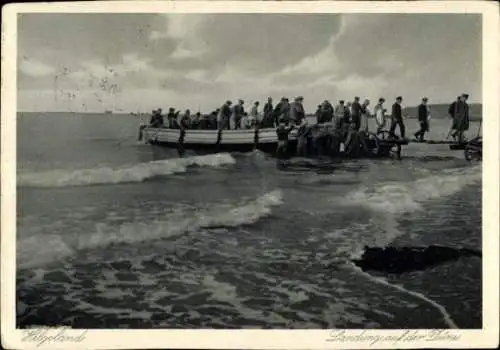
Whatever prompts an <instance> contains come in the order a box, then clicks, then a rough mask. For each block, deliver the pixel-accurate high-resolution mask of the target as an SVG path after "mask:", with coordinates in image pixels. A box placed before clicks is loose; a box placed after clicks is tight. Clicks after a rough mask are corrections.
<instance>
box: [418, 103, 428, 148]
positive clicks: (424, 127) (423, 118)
mask: <svg viewBox="0 0 500 350" xmlns="http://www.w3.org/2000/svg"><path fill="white" fill-rule="evenodd" d="M427 101H428V98H427V97H424V98H422V103H421V104H420V105H419V106H418V123H419V124H420V130H418V131H417V132H416V133H415V134H414V135H415V138H416V139H417V140H418V141H420V142H422V141H423V140H424V135H425V133H426V132H428V131H429V114H430V113H429V106H428V105H427Z"/></svg>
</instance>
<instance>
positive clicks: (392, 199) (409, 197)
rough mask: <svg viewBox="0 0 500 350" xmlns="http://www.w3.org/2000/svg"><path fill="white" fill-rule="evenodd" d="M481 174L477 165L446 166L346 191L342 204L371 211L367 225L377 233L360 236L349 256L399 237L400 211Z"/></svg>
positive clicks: (464, 184) (418, 205)
mask: <svg viewBox="0 0 500 350" xmlns="http://www.w3.org/2000/svg"><path fill="white" fill-rule="evenodd" d="M481 177H482V173H481V166H480V165H478V166H475V167H467V168H457V169H446V170H442V171H440V172H439V173H438V174H435V175H430V176H426V177H424V178H421V179H418V180H414V181H408V182H387V183H381V184H378V185H375V186H373V187H370V188H368V187H363V188H361V189H359V190H357V191H353V192H350V193H348V194H347V196H346V201H345V202H344V205H348V206H363V207H366V208H368V209H369V210H371V211H373V212H374V214H375V215H373V216H372V217H371V219H370V222H369V223H368V225H369V226H370V227H372V228H373V230H374V231H375V232H380V234H376V235H372V236H370V239H368V238H366V237H364V238H362V239H361V237H360V239H358V240H357V243H356V244H355V245H354V247H352V249H353V252H352V257H357V256H359V255H360V254H362V253H363V251H364V245H372V246H386V245H388V244H389V243H390V242H392V241H393V240H394V239H396V238H397V237H400V236H402V235H403V234H404V232H402V231H401V230H400V227H399V221H398V220H399V219H400V217H401V215H402V214H408V213H414V212H418V211H421V210H423V207H422V205H423V204H424V203H425V202H427V201H430V200H435V199H439V198H443V197H447V196H451V195H453V194H455V193H457V192H459V191H461V190H462V189H464V188H465V187H467V186H469V185H473V184H478V183H480V182H481ZM361 232H364V230H361ZM351 234H354V235H355V233H353V232H351Z"/></svg>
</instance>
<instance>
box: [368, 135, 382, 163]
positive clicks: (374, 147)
mask: <svg viewBox="0 0 500 350" xmlns="http://www.w3.org/2000/svg"><path fill="white" fill-rule="evenodd" d="M367 141H368V144H369V146H368V149H367V150H366V151H367V152H368V154H369V155H370V156H372V157H378V156H380V153H381V149H380V140H379V138H378V137H377V135H375V134H374V133H372V132H368V135H367Z"/></svg>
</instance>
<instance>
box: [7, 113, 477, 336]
mask: <svg viewBox="0 0 500 350" xmlns="http://www.w3.org/2000/svg"><path fill="white" fill-rule="evenodd" d="M146 121H147V118H146V117H137V116H130V115H115V114H79V113H19V114H18V119H17V266H16V269H17V285H16V291H17V303H16V310H17V326H18V327H21V328H24V327H28V326H33V325H44V326H69V327H74V328H88V329H95V328H126V329H131V328H139V329H149V328H191V329H193V328H194V329H196V328H210V329H219V328H247V329H248V328H258V329H284V328H289V329H326V328H329V329H331V328H351V329H352V328H358V329H399V328H420V329H424V328H481V327H482V311H481V310H482V298H481V295H482V290H481V284H482V283H481V271H482V269H481V259H480V258H477V257H470V258H462V259H459V260H456V261H453V262H448V263H445V264H441V265H439V266H434V267H432V268H428V269H426V270H423V271H416V272H408V273H403V274H397V275H396V274H384V273H381V272H379V273H372V272H364V271H362V270H361V269H359V268H358V267H357V266H356V265H354V264H353V263H352V260H353V259H355V258H357V257H359V256H361V254H362V253H363V250H364V249H365V246H370V247H386V246H404V247H426V246H429V245H434V244H438V245H444V246H447V247H455V248H462V247H464V248H472V249H476V250H481V246H482V243H481V242H482V240H481V232H482V230H481V164H480V163H477V162H467V161H466V160H465V159H464V155H463V151H452V150H450V149H449V147H448V145H439V144H437V145H432V144H417V143H412V144H410V145H408V146H404V148H403V153H402V156H403V158H402V159H401V160H393V159H380V160H374V159H368V160H366V159H365V160H345V161H336V162H334V163H332V166H331V167H329V168H327V169H326V170H325V168H322V169H314V168H307V167H303V168H299V167H294V168H292V169H289V168H279V167H277V163H276V160H275V159H273V158H271V157H269V156H268V155H266V154H264V153H262V152H259V151H255V152H251V153H219V154H195V153H190V152H187V153H186V154H184V155H183V156H182V157H180V156H179V154H178V153H177V151H175V150H170V149H166V148H161V147H159V146H151V145H148V144H145V143H144V142H139V141H138V128H139V125H140V124H141V123H145V122H146ZM370 123H371V129H372V130H373V129H374V126H373V123H372V121H370ZM406 125H407V129H408V134H409V135H411V134H412V133H413V132H415V131H417V129H418V128H417V122H416V120H414V119H409V120H407V121H406ZM449 126H450V122H449V120H447V119H433V120H431V131H430V134H429V135H428V137H427V138H428V139H434V140H442V139H444V138H445V137H446V134H447V133H448V128H449ZM478 128H479V125H478V124H477V123H472V125H471V127H470V130H469V131H468V134H467V135H468V137H469V138H472V137H474V136H475V135H476V133H477V132H478Z"/></svg>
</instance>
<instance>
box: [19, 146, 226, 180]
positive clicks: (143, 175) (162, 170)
mask: <svg viewBox="0 0 500 350" xmlns="http://www.w3.org/2000/svg"><path fill="white" fill-rule="evenodd" d="M235 162H236V161H235V159H234V158H233V157H232V156H231V155H230V154H228V153H218V154H210V155H204V156H192V157H186V158H174V159H166V160H159V161H152V162H148V163H141V164H137V165H132V166H128V167H124V168H115V169H114V168H110V167H99V168H94V169H79V170H52V171H45V172H39V173H28V174H20V175H19V176H18V179H17V180H18V184H19V185H21V186H27V187H66V186H87V185H97V184H117V183H124V182H142V181H144V180H147V179H151V178H154V177H157V176H167V175H173V174H179V173H184V172H186V171H187V168H188V167H190V166H200V167H219V166H222V165H230V164H234V163H235Z"/></svg>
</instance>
